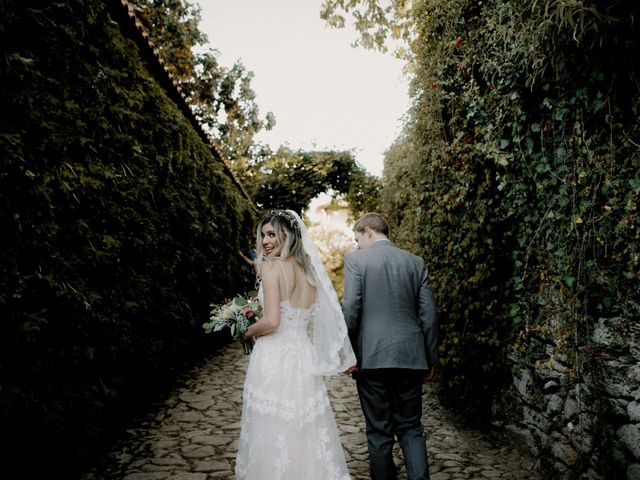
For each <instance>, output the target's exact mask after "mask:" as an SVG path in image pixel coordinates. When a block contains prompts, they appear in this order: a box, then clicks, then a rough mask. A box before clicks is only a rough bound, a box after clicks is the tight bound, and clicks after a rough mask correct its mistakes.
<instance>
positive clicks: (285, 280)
mask: <svg viewBox="0 0 640 480" xmlns="http://www.w3.org/2000/svg"><path fill="white" fill-rule="evenodd" d="M276 260H277V261H278V265H280V268H281V269H282V274H283V275H284V284H285V286H286V288H287V298H285V300H288V297H289V281H288V280H287V272H285V271H284V267H283V266H282V261H281V260H280V259H279V258H276Z"/></svg>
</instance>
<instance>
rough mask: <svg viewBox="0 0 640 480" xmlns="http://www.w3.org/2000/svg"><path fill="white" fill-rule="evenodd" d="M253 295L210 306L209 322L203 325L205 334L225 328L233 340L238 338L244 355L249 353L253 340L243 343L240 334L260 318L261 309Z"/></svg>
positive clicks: (240, 296) (255, 296) (239, 296)
mask: <svg viewBox="0 0 640 480" xmlns="http://www.w3.org/2000/svg"><path fill="white" fill-rule="evenodd" d="M250 293H252V294H253V295H247V296H246V297H245V296H242V295H238V296H237V297H235V298H233V299H232V300H229V301H228V302H227V303H224V304H222V305H216V304H211V307H212V310H211V315H210V316H209V320H210V321H209V322H207V323H203V324H202V327H203V328H204V331H205V333H211V332H219V331H220V330H223V329H225V328H227V329H229V333H230V334H231V337H232V338H233V339H234V340H237V339H238V338H240V341H241V342H242V346H243V347H244V353H245V354H247V355H248V354H249V353H251V349H252V348H253V340H252V341H250V342H245V341H243V340H242V334H243V333H244V332H245V331H246V330H247V328H249V327H250V326H251V325H253V324H254V323H255V322H256V321H257V320H258V319H259V318H260V317H261V316H262V307H261V306H260V302H259V301H258V297H257V295H256V294H255V292H250Z"/></svg>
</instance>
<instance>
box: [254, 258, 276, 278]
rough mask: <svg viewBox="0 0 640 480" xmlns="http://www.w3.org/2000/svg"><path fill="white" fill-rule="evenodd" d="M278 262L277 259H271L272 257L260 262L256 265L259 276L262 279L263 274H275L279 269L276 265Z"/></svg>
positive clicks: (268, 275)
mask: <svg viewBox="0 0 640 480" xmlns="http://www.w3.org/2000/svg"><path fill="white" fill-rule="evenodd" d="M278 262H279V260H277V259H273V258H268V259H266V260H265V261H264V262H262V263H261V264H260V266H259V267H258V269H259V271H260V277H261V278H262V279H263V280H264V278H265V276H267V277H272V276H277V275H278V272H279V270H280V267H279V266H278Z"/></svg>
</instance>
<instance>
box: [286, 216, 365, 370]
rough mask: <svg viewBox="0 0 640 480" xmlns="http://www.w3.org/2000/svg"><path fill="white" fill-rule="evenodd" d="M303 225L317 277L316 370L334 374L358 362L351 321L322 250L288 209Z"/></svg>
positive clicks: (314, 327)
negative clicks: (351, 340) (351, 333)
mask: <svg viewBox="0 0 640 480" xmlns="http://www.w3.org/2000/svg"><path fill="white" fill-rule="evenodd" d="M287 213H288V214H289V215H291V217H293V219H294V220H295V221H296V223H297V224H298V227H299V228H300V235H301V237H302V247H303V249H304V251H305V253H306V254H307V255H308V256H309V259H310V262H311V266H312V267H313V270H314V275H315V278H316V281H317V285H316V312H315V314H314V316H313V318H312V322H313V323H312V329H313V331H312V338H311V342H312V344H313V354H314V373H315V374H316V375H331V374H336V373H342V372H344V371H345V370H347V369H348V368H349V367H352V366H353V365H355V364H356V357H355V354H354V353H353V349H352V348H351V342H350V341H349V335H348V332H347V324H346V323H345V321H344V315H343V314H342V308H341V307H340V303H339V302H338V296H337V295H336V291H335V289H334V287H333V284H332V283H331V280H330V279H329V275H328V274H327V271H326V270H325V268H324V265H323V264H322V261H321V260H320V255H319V254H318V250H317V249H316V246H315V245H314V243H313V240H312V239H311V235H309V231H308V230H307V227H306V226H305V224H304V222H303V221H302V219H301V218H300V217H299V216H298V214H297V213H296V212H294V211H293V210H287Z"/></svg>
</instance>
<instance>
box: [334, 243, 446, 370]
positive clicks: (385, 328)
mask: <svg viewBox="0 0 640 480" xmlns="http://www.w3.org/2000/svg"><path fill="white" fill-rule="evenodd" d="M344 272H345V278H344V293H343V298H342V310H343V312H344V317H345V320H346V322H347V327H348V329H349V337H350V338H351V343H352V345H353V349H354V350H355V352H356V356H357V358H358V364H359V367H360V368H362V369H367V368H408V369H424V370H426V369H427V368H429V367H431V366H432V365H435V362H436V361H437V360H438V317H437V313H436V305H435V301H434V299H433V292H432V291H431V285H430V284H429V280H428V270H427V267H426V266H425V264H424V261H423V260H422V258H420V257H418V256H416V255H413V254H411V253H409V252H406V251H404V250H401V249H399V248H397V247H395V246H394V245H393V243H391V242H390V241H389V240H381V241H377V242H375V243H374V244H373V245H372V246H370V247H369V248H365V249H362V250H356V251H355V252H352V253H350V254H348V255H346V256H345V257H344Z"/></svg>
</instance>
